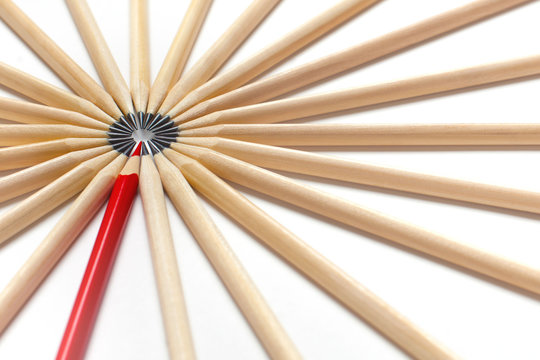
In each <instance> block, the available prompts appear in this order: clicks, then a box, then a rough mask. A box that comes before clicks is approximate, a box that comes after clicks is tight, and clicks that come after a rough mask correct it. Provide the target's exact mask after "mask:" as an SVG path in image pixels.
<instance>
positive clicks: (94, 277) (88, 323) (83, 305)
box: [56, 143, 141, 360]
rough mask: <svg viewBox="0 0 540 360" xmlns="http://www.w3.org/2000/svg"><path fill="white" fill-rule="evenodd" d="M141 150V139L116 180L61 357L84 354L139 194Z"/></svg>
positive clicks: (79, 356)
mask: <svg viewBox="0 0 540 360" xmlns="http://www.w3.org/2000/svg"><path fill="white" fill-rule="evenodd" d="M140 151H141V143H139V145H138V147H137V148H136V149H135V151H134V153H133V154H132V155H131V157H130V158H129V160H128V161H127V163H126V164H125V166H124V168H123V169H122V171H121V172H120V174H119V175H118V177H117V178H116V181H115V182H114V186H113V189H112V193H111V196H110V199H109V203H108V205H107V209H106V210H105V215H104V216H103V220H102V222H101V227H100V228H99V233H98V235H97V238H96V241H95V243H94V248H93V249H92V254H91V255H90V259H89V260H88V265H87V266H86V270H85V272H84V277H83V279H82V281H81V285H80V287H79V292H78V293H77V297H76V299H75V303H74V305H73V309H72V310H71V315H70V317H69V320H68V323H67V326H66V330H65V331H64V336H63V338H62V342H61V343H60V348H59V349H58V353H57V355H56V359H57V360H64V359H65V360H68V359H83V358H84V354H85V352H86V348H87V346H88V342H89V340H90V337H91V335H92V329H93V327H94V324H95V321H96V318H97V316H98V313H99V308H100V306H101V302H102V299H103V295H104V294H105V291H106V289H107V283H108V281H109V277H110V275H111V272H112V269H113V266H114V260H115V258H116V254H117V252H118V248H119V246H120V241H121V239H122V234H123V232H124V228H125V226H126V223H127V219H128V216H129V213H130V210H131V206H132V204H133V199H134V198H135V195H136V194H137V187H138V185H139V163H140V157H139V156H140Z"/></svg>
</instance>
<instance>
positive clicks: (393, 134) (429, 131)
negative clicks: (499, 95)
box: [178, 123, 540, 146]
mask: <svg viewBox="0 0 540 360" xmlns="http://www.w3.org/2000/svg"><path fill="white" fill-rule="evenodd" d="M184 136H185V137H189V136H219V137H224V138H231V139H236V140H243V141H250V142H256V143H262V144H267V145H279V146H453V145H478V146H480V145H505V146H507V145H513V146H518V145H539V144H540V124H536V123H531V124H514V123H504V124H483V123H476V124H459V123H456V124H407V125H401V124H251V125H235V124H227V125H215V126H209V127H205V128H200V129H193V130H185V131H182V132H181V136H180V137H179V138H178V139H179V140H180V141H181V138H182V137H184Z"/></svg>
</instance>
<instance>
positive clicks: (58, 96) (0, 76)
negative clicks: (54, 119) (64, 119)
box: [0, 62, 115, 124]
mask: <svg viewBox="0 0 540 360" xmlns="http://www.w3.org/2000/svg"><path fill="white" fill-rule="evenodd" d="M0 84H1V85H4V86H5V87H7V88H9V89H11V90H13V91H16V92H18V93H20V94H22V95H24V96H26V97H28V98H30V99H33V100H36V101H37V102H40V103H42V104H45V105H49V106H53V107H56V108H60V109H66V110H71V111H76V112H80V113H82V114H84V115H86V116H89V117H91V118H93V119H96V120H99V121H102V122H104V123H106V124H112V123H113V122H114V121H115V119H114V118H112V117H111V116H109V115H108V114H106V113H105V112H104V111H103V110H101V109H100V108H99V107H97V106H96V105H94V104H93V103H91V102H90V101H88V100H86V99H83V98H81V97H78V96H77V95H74V94H72V93H70V92H69V91H66V90H64V89H61V88H59V87H56V86H54V85H51V84H49V83H47V82H45V81H43V80H40V79H38V78H36V77H33V76H31V75H30V74H27V73H25V72H23V71H20V70H17V69H15V68H14V67H11V66H9V65H7V64H4V63H2V62H0Z"/></svg>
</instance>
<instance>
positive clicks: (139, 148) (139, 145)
mask: <svg viewBox="0 0 540 360" xmlns="http://www.w3.org/2000/svg"><path fill="white" fill-rule="evenodd" d="M141 148H142V142H139V144H137V147H136V148H135V151H134V152H133V154H131V156H141Z"/></svg>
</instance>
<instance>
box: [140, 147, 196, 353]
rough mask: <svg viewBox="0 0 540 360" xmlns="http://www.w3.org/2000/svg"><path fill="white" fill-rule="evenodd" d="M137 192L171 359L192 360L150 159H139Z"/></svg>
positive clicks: (167, 230) (161, 198)
mask: <svg viewBox="0 0 540 360" xmlns="http://www.w3.org/2000/svg"><path fill="white" fill-rule="evenodd" d="M140 192H141V198H142V203H143V209H144V214H145V219H146V228H147V232H148V240H149V242H150V250H151V254H152V263H153V265H154V274H155V277H156V283H157V289H158V294H159V301H160V304H161V313H162V319H163V324H164V326H165V334H166V337H167V347H168V349H169V357H170V358H171V359H185V360H189V359H195V349H194V347H193V340H192V339H191V330H190V327H189V321H188V316H187V311H186V305H185V301H184V294H183V291H182V283H181V281H180V274H179V272H178V263H177V260H176V255H175V254H176V252H175V249H174V244H173V239H172V234H171V228H170V225H169V218H168V214H167V208H166V206H165V195H164V193H163V188H162V185H161V181H160V178H159V173H158V170H157V169H156V166H155V165H154V161H153V159H152V156H151V155H148V153H147V152H146V153H145V149H144V148H143V156H142V159H141V177H140Z"/></svg>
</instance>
